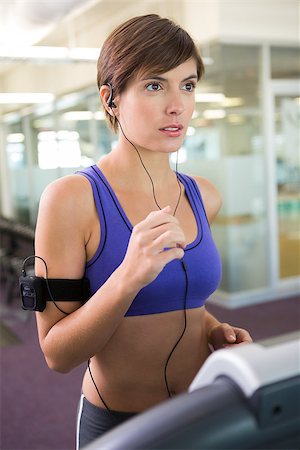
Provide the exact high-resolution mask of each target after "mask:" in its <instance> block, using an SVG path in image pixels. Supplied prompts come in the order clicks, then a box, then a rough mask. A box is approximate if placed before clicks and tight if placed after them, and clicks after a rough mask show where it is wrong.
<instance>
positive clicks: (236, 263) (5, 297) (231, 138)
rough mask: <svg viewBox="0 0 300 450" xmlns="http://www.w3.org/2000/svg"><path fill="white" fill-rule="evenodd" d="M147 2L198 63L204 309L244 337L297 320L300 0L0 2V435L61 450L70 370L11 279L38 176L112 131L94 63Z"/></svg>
mask: <svg viewBox="0 0 300 450" xmlns="http://www.w3.org/2000/svg"><path fill="white" fill-rule="evenodd" d="M147 13H158V14H160V15H161V16H165V17H170V18H171V19H173V20H175V21H176V22H178V23H179V24H180V25H181V26H183V27H184V28H185V29H186V30H187V31H188V32H189V33H190V34H191V36H192V37H193V38H194V40H195V42H196V44H197V46H198V47H199V49H200V53H201V55H202V57H203V59H204V63H205V67H206V74H205V77H204V79H203V80H202V81H201V82H200V83H199V85H198V87H197V91H196V109H195V112H194V115H193V118H192V121H191V123H190V127H189V129H188V135H187V137H186V140H185V142H184V145H183V147H182V148H181V149H180V153H179V163H180V164H179V171H182V172H186V173H190V174H198V175H201V176H204V177H206V178H208V179H210V180H211V181H212V182H213V183H214V184H215V185H216V186H217V187H218V189H219V190H220V192H221V194H222V196H223V207H222V209H221V212H220V214H219V216H218V218H217V219H216V221H215V223H214V225H213V227H212V232H213V235H214V238H215V240H216V243H217V246H218V248H219V250H220V253H221V256H222V261H223V279H222V282H221V285H220V288H219V290H218V291H217V292H216V293H215V295H214V296H213V297H212V298H211V299H210V302H209V304H210V305H211V311H212V312H214V313H216V315H217V316H218V318H220V320H224V321H225V320H226V321H231V322H232V321H233V320H234V321H235V323H236V324H238V325H244V326H246V327H248V328H250V329H251V331H252V334H253V336H254V337H255V338H256V339H263V338H269V337H273V336H278V335H280V334H283V333H287V332H291V331H293V330H295V329H298V328H299V325H300V320H299V314H300V312H299V280H300V277H299V275H300V189H299V187H300V158H299V140H300V133H299V130H300V128H299V123H300V50H299V31H300V30H299V2H298V0H159V1H156V0H118V1H116V0H62V1H50V0H40V1H34V0H32V1H29V0H28V1H27V0H15V1H14V0H10V1H1V3H0V161H1V168H0V188H1V195H0V229H1V248H0V256H1V290H0V292H1V309H0V324H1V347H2V348H1V365H2V369H3V371H2V373H3V378H2V383H1V423H2V430H1V431H2V444H1V445H0V446H1V449H15V450H17V449H18V450H22V449H27V448H28V449H50V448H51V449H61V450H62V449H67V448H74V427H75V415H76V403H77V401H78V395H79V393H80V377H81V374H82V371H83V370H84V368H78V369H76V370H75V371H73V372H72V373H71V374H70V375H64V376H62V375H59V374H54V373H51V372H50V371H49V369H47V367H46V365H45V362H44V361H43V358H42V356H41V354H40V352H39V349H38V343H37V340H36V329H35V321H34V317H33V314H27V313H26V312H25V311H22V310H21V309H20V301H19V297H18V288H17V277H18V276H19V274H20V270H21V265H22V259H23V258H24V257H25V256H28V255H29V254H32V253H33V238H34V228H35V223H36V217H37V211H38V205H39V198H40V195H41V193H42V191H43V189H44V188H45V186H46V185H47V184H49V183H50V182H51V181H53V180H54V179H56V178H59V177H61V176H64V175H66V174H70V173H73V172H74V171H76V170H78V168H79V167H83V166H88V165H91V164H93V163H95V162H97V161H98V160H99V159H100V158H101V156H103V155H105V154H106V153H108V152H109V151H110V150H111V148H112V147H113V146H114V144H115V141H116V136H115V135H114V134H113V133H112V132H111V131H110V130H109V128H108V127H107V125H106V122H105V120H104V115H103V112H102V109H101V107H100V100H99V95H98V91H97V86H96V61H97V58H98V55H99V50H100V48H101V45H102V43H103V41H104V39H105V38H106V36H107V35H108V34H109V33H110V31H111V30H112V29H113V28H115V27H116V26H117V25H118V24H120V23H121V22H123V21H125V20H126V19H128V18H130V17H133V16H136V15H140V14H147ZM62 201H63V199H62ZM16 430H19V433H17V431H16Z"/></svg>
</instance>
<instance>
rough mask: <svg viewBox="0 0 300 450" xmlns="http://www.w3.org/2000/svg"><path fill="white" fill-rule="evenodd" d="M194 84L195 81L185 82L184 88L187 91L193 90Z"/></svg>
mask: <svg viewBox="0 0 300 450" xmlns="http://www.w3.org/2000/svg"><path fill="white" fill-rule="evenodd" d="M195 87H196V85H195V83H193V82H192V81H189V82H188V83H186V84H185V85H184V90H186V91H188V92H193V90H194V89H195Z"/></svg>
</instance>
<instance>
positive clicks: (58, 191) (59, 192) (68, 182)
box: [41, 175, 91, 210]
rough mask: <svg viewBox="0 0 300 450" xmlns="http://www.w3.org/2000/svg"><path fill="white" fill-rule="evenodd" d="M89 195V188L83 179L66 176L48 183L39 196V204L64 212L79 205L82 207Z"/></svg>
mask: <svg viewBox="0 0 300 450" xmlns="http://www.w3.org/2000/svg"><path fill="white" fill-rule="evenodd" d="M90 194H91V186H90V183H89V181H88V180H87V179H86V178H85V177H83V176H79V175H68V176H65V177H62V178H58V179H57V180H55V181H53V182H52V183H50V184H49V185H48V186H47V187H46V188H45V190H44V192H43V194H42V196H41V202H42V204H45V205H48V204H49V206H52V207H55V208H56V209H59V208H60V207H61V208H62V209H63V210H65V209H66V208H68V207H73V206H75V205H80V204H81V203H83V204H82V206H84V204H85V203H86V201H87V200H88V198H89V197H90Z"/></svg>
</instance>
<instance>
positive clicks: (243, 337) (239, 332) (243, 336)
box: [235, 328, 253, 344]
mask: <svg viewBox="0 0 300 450" xmlns="http://www.w3.org/2000/svg"><path fill="white" fill-rule="evenodd" d="M235 334H236V338H237V343H239V344H240V343H243V342H244V343H247V342H253V340H252V338H251V336H250V334H249V333H248V331H247V330H244V329H242V328H235Z"/></svg>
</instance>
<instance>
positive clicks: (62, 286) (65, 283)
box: [19, 275, 91, 311]
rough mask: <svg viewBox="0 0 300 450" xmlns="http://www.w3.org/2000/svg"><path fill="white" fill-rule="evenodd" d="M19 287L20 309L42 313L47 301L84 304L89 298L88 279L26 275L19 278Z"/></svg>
mask: <svg viewBox="0 0 300 450" xmlns="http://www.w3.org/2000/svg"><path fill="white" fill-rule="evenodd" d="M19 287H20V294H21V300H22V307H23V309H29V310H31V311H44V309H45V307H46V302H47V301H54V302H75V301H80V302H82V303H84V302H86V301H87V300H88V299H89V298H90V296H91V294H90V282H89V280H88V278H81V279H80V280H70V279H61V278H47V279H45V278H41V277H35V276H27V275H26V276H23V277H20V278H19Z"/></svg>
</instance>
